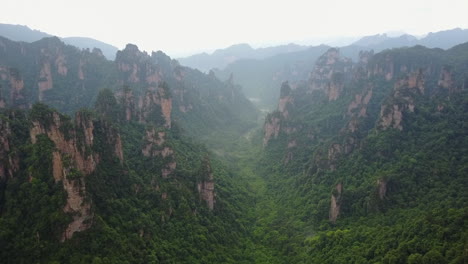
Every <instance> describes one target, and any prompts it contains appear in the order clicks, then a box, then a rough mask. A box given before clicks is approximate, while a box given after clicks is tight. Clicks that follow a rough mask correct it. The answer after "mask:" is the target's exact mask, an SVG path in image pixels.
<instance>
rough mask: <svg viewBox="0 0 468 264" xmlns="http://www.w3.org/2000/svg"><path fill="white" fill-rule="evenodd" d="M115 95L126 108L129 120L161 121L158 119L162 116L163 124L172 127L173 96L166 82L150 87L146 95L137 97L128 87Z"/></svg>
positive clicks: (126, 116) (142, 121)
mask: <svg viewBox="0 0 468 264" xmlns="http://www.w3.org/2000/svg"><path fill="white" fill-rule="evenodd" d="M115 96H116V98H117V101H118V102H119V103H120V104H121V105H122V106H123V108H124V110H125V118H126V120H127V121H130V120H132V119H133V118H136V120H138V121H139V122H141V123H148V122H149V123H159V122H158V119H159V117H162V118H163V121H162V123H161V125H163V126H164V127H166V128H171V123H172V120H171V114H172V98H171V97H170V95H169V90H168V87H167V85H166V84H164V83H163V84H161V86H159V87H149V88H148V89H147V90H146V91H145V93H144V95H142V96H139V97H137V98H135V96H134V95H133V92H132V90H130V89H128V88H124V89H123V90H121V91H119V92H117V93H116V95H115Z"/></svg>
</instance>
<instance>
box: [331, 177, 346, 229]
mask: <svg viewBox="0 0 468 264" xmlns="http://www.w3.org/2000/svg"><path fill="white" fill-rule="evenodd" d="M342 192H343V185H342V184H341V183H338V184H337V185H336V186H335V189H334V191H333V193H332V195H331V199H330V214H329V220H330V222H332V223H336V219H337V218H338V216H339V215H340V208H341V193H342Z"/></svg>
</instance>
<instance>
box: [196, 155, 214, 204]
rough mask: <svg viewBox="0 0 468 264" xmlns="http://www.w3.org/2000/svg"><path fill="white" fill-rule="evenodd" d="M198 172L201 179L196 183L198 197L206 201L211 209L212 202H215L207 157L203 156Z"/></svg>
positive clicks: (211, 174)
mask: <svg viewBox="0 0 468 264" xmlns="http://www.w3.org/2000/svg"><path fill="white" fill-rule="evenodd" d="M200 173H201V176H202V180H201V181H200V182H198V183H197V190H198V193H199V194H200V199H201V200H203V201H205V202H206V204H207V206H208V208H209V209H210V210H213V208H214V204H215V203H216V200H215V191H214V190H215V187H214V178H213V172H212V170H211V165H210V161H209V159H208V158H205V160H204V161H203V163H202V167H201V170H200Z"/></svg>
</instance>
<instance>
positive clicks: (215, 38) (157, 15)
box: [0, 0, 468, 57]
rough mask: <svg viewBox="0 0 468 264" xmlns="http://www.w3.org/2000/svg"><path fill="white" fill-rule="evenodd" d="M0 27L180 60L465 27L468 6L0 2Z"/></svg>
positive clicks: (363, 0) (425, 2)
mask: <svg viewBox="0 0 468 264" xmlns="http://www.w3.org/2000/svg"><path fill="white" fill-rule="evenodd" d="M0 12H1V17H0V23H7V24H20V25H27V26H29V27H30V28H33V29H38V30H41V31H43V32H46V33H49V34H53V35H57V36H60V37H71V36H83V37H92V38H95V39H98V40H101V41H104V42H107V43H110V44H113V45H115V46H117V47H118V48H123V47H125V44H126V43H134V44H137V45H138V46H139V47H140V49H143V50H147V51H152V50H162V51H164V52H166V53H167V54H169V55H171V56H173V57H178V56H183V55H187V54H191V53H194V52H198V51H209V50H213V49H216V48H224V47H227V46H230V45H232V44H236V43H249V44H252V45H253V46H256V47H258V46H268V45H276V44H281V43H284V44H286V43H290V42H297V43H302V44H309V43H310V44H315V43H314V39H324V38H329V37H335V36H362V35H372V34H377V33H383V32H387V31H405V32H408V33H411V34H418V35H419V34H424V33H427V32H431V31H432V32H434V31H440V30H445V29H451V28H455V27H461V28H468V0H443V1H439V0H438V1H436V0H385V1H381V0H354V1H352V0H347V1H346V0H323V1H315V0H308V1H305V0H304V1H302V0H287V1H276V0H186V1H183V0H167V1H159V0H153V1H144V0H130V1H120V0H113V1H103V0H79V1H66V0H2V1H1V11H0Z"/></svg>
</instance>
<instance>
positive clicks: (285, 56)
mask: <svg viewBox="0 0 468 264" xmlns="http://www.w3.org/2000/svg"><path fill="white" fill-rule="evenodd" d="M466 41H468V29H460V28H455V29H451V30H446V31H439V32H434V33H429V34H428V35H427V36H425V37H424V38H421V39H418V38H416V37H414V36H411V35H406V34H405V35H401V36H399V37H389V36H387V35H386V34H379V35H374V36H367V37H363V38H361V39H360V40H358V41H356V42H354V43H352V44H351V45H348V46H344V47H341V48H340V52H341V54H343V55H344V56H347V57H349V58H351V59H353V60H358V58H359V52H360V51H362V50H368V51H370V50H374V52H380V51H383V50H385V49H390V48H399V47H412V46H415V45H423V46H426V47H430V48H442V49H448V48H451V47H453V46H455V45H458V44H461V43H464V42H466ZM328 48H330V47H327V46H326V45H320V46H311V47H307V48H306V49H305V48H304V49H301V50H296V51H291V52H288V53H287V52H282V53H281V54H276V55H273V54H272V55H271V56H269V57H265V58H255V57H253V56H251V57H248V58H242V59H238V60H235V61H233V62H231V63H229V64H227V66H226V67H219V69H218V70H216V71H215V72H216V75H217V76H218V77H219V78H220V79H222V80H225V79H227V78H229V76H230V75H231V74H233V75H234V80H235V81H236V82H237V83H239V84H240V85H241V86H242V87H243V89H244V92H245V94H246V96H247V97H249V98H254V100H256V101H258V103H259V105H260V106H261V107H264V108H268V109H274V106H275V105H276V102H277V101H278V99H279V91H278V89H277V87H278V86H280V85H281V83H282V82H283V81H285V80H289V82H290V84H295V83H297V82H299V81H301V80H306V79H307V78H308V77H309V76H308V75H309V73H310V69H311V68H312V67H313V65H314V63H315V61H316V60H317V58H318V57H319V56H320V55H322V54H323V53H324V52H325V51H326V50H327V49H328ZM213 56H214V54H213ZM187 65H191V64H187ZM193 67H197V66H196V65H193Z"/></svg>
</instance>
